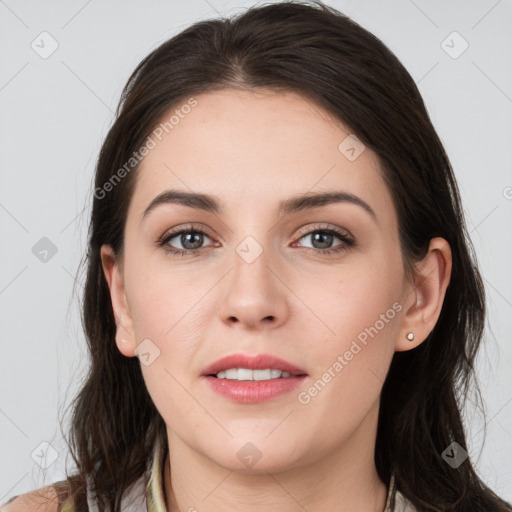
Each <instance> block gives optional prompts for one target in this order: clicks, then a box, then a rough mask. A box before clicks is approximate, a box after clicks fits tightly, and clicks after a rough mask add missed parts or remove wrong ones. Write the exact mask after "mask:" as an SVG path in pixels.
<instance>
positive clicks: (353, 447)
mask: <svg viewBox="0 0 512 512" xmlns="http://www.w3.org/2000/svg"><path fill="white" fill-rule="evenodd" d="M377 416H378V407H377V408H376V410H372V411H371V412H370V413H369V414H368V416H367V417H366V418H365V420H363V422H362V423H361V425H360V426H359V428H358V429H357V431H356V432H354V433H353V434H352V436H351V437H350V438H349V439H347V440H345V441H344V442H343V443H342V444H340V446H337V447H336V448H335V449H332V450H330V451H329V453H328V455H327V456H324V457H322V458H320V459H318V460H316V461H314V462H312V463H309V464H305V465H301V466H297V467H294V468H292V469H288V470H284V471H275V472H268V471H264V472H262V473H259V474H247V473H241V472H238V471H236V470H230V469H227V468H225V467H222V466H219V465H218V464H216V463H215V462H213V461H212V460H211V459H210V458H207V457H205V456H204V455H202V454H200V453H198V452H196V451H195V450H193V449H192V448H190V447H189V446H188V445H186V444H185V443H184V442H183V441H182V440H181V439H180V438H179V437H178V436H177V435H176V434H175V433H174V432H170V431H168V442H169V447H170V450H169V453H168V455H167V458H166V460H165V472H164V489H165V501H166V508H167V511H168V512H199V511H200V512H213V511H218V510H222V511H225V512H232V511H233V512H234V511H239V510H246V511H248V512H297V511H301V510H325V511H331V510H332V511H336V512H349V511H353V510H358V511H360V512H383V511H384V509H385V504H386V499H387V488H386V485H385V484H384V483H383V482H382V481H381V480H380V479H379V476H378V474H377V470H376V468H375V462H374V451H375V434H376V426H377ZM369 431H370V432H373V438H372V441H373V442H369V437H368V432H369ZM171 467H172V468H173V469H172V472H171V471H170V468H171Z"/></svg>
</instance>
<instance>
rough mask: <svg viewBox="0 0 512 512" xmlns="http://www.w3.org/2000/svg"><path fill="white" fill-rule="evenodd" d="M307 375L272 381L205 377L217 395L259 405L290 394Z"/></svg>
mask: <svg viewBox="0 0 512 512" xmlns="http://www.w3.org/2000/svg"><path fill="white" fill-rule="evenodd" d="M306 377H307V376H306V375H300V376H297V377H287V378H280V379H271V380H232V379H218V378H217V377H211V376H203V379H205V380H206V382H207V383H208V385H209V386H210V388H211V389H212V390H213V391H215V393H217V394H219V395H221V396H223V397H225V398H228V399H230V400H232V401H234V402H238V403H242V404H257V403H261V402H265V401H267V400H271V399H272V398H276V397H278V396H281V395H284V394H286V393H290V392H291V391H293V390H294V389H296V388H297V387H299V386H300V385H301V384H302V383H303V382H304V381H305V380H306Z"/></svg>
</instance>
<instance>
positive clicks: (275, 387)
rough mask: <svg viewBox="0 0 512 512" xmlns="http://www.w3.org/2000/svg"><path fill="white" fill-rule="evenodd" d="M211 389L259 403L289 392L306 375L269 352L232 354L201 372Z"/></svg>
mask: <svg viewBox="0 0 512 512" xmlns="http://www.w3.org/2000/svg"><path fill="white" fill-rule="evenodd" d="M201 376H202V378H203V379H204V380H205V381H206V382H207V384H208V385H209V387H210V389H212V390H213V391H214V392H216V393H217V394H219V395H221V396H222V397H224V398H227V399H229V400H231V401H235V402H239V403H259V402H263V401H265V400H269V399H272V398H277V397H278V396H280V395H283V394H285V393H289V392H290V391H292V390H293V389H295V388H296V387H298V386H300V385H301V384H302V383H303V382H304V381H305V380H306V379H307V377H308V374H307V373H306V372H305V371H304V370H302V369H301V368H299V367H297V366H295V365H293V364H292V363H289V362H288V361H285V360H283V359H280V358H277V357H275V356H272V355H269V354H257V355H254V356H248V355H245V354H232V355H230V356H227V357H224V358H222V359H219V360H218V361H216V362H214V363H213V364H211V365H210V366H208V367H207V368H205V369H204V370H203V372H202V374H201Z"/></svg>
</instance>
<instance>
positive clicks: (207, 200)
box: [142, 189, 377, 222]
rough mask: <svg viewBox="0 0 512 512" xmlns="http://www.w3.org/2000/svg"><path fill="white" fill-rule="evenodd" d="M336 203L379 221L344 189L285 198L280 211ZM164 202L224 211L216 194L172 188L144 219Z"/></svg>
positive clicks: (144, 215)
mask: <svg viewBox="0 0 512 512" xmlns="http://www.w3.org/2000/svg"><path fill="white" fill-rule="evenodd" d="M335 203H350V204H355V205H357V206H360V207H362V208H363V209H364V210H365V211H366V212H367V213H369V214H370V216H371V217H372V218H373V220H374V221H375V222H377V215H376V214H375V212H374V210H373V209H372V207H371V206H370V205H369V204H368V203H366V202H365V201H363V199H361V198H360V197H358V196H356V195H354V194H350V193H349V192H344V191H342V190H335V191H331V192H323V193H316V194H310V193H307V194H301V195H299V196H295V197H291V198H289V199H285V200H283V201H281V202H280V203H279V208H278V213H279V214H284V215H289V214H291V213H294V212H299V211H304V210H311V209H313V208H319V207H321V206H326V205H329V204H335ZM164 204H180V205H183V206H188V207H190V208H195V209H198V210H204V211H205V212H211V213H215V214H219V213H221V212H222V211H223V208H222V205H221V202H220V201H219V199H218V198H217V197H216V196H212V195H208V194H202V193H198V192H185V191H182V190H172V189H171V190H166V191H165V192H162V193H161V194H159V195H157V196H156V197H155V198H154V199H153V200H152V201H151V203H150V204H149V206H148V207H147V208H146V209H145V210H144V212H143V214H142V218H143V220H144V218H146V217H147V216H148V215H149V213H150V212H152V211H153V210H154V209H155V208H157V207H158V206H161V205H164Z"/></svg>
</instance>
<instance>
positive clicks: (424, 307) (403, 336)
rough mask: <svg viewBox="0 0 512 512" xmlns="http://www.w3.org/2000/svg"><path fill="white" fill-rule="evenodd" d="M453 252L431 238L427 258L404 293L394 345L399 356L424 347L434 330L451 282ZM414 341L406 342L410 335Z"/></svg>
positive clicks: (419, 265)
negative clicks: (403, 352) (399, 353)
mask: <svg viewBox="0 0 512 512" xmlns="http://www.w3.org/2000/svg"><path fill="white" fill-rule="evenodd" d="M451 272H452V252H451V249H450V245H449V244H448V242H447V241H446V240H445V239H444V238H440V237H437V238H432V240H430V245H429V248H428V252H427V254H426V256H425V258H424V259H423V260H422V261H421V262H420V263H419V264H418V265H417V269H416V272H415V275H414V282H413V283H412V284H411V283H409V284H408V287H407V288H406V290H405V299H404V305H405V310H406V313H405V316H404V318H403V323H402V330H401V332H400V337H399V339H398V340H397V342H396V344H395V350H396V351H397V352H401V351H405V350H410V349H412V348H415V347H417V346H418V345H419V344H420V343H423V341H425V339H426V338H427V336H428V335H429V334H430V332H431V331H432V330H433V329H434V327H435V325H436V323H437V320H438V318H439V315H440V314H441V309H442V307H443V301H444V297H445V294H446V289H447V288H448V284H449V282H450V276H451ZM411 332H412V333H413V334H414V339H413V340H412V341H410V340H409V339H408V338H407V335H408V334H409V333H411Z"/></svg>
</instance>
